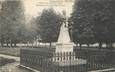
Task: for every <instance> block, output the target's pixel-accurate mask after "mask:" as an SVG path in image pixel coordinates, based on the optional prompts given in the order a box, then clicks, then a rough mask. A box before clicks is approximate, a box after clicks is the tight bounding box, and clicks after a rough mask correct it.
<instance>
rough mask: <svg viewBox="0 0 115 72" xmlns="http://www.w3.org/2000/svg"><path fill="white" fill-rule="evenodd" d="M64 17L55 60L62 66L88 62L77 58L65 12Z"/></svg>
mask: <svg viewBox="0 0 115 72" xmlns="http://www.w3.org/2000/svg"><path fill="white" fill-rule="evenodd" d="M63 19H64V20H63V22H62V25H61V28H60V33H59V37H58V41H57V43H56V49H55V53H56V55H57V58H56V57H55V56H54V59H53V61H54V62H57V63H58V65H60V66H70V65H72V66H73V65H79V64H86V60H83V59H78V58H76V55H75V52H74V45H75V44H74V43H73V42H72V41H71V38H70V35H69V30H68V19H67V17H66V14H65V13H63Z"/></svg>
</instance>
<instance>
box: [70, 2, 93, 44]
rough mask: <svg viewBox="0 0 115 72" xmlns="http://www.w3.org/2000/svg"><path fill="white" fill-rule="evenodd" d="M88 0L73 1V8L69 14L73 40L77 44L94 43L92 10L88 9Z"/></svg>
mask: <svg viewBox="0 0 115 72" xmlns="http://www.w3.org/2000/svg"><path fill="white" fill-rule="evenodd" d="M89 5H90V3H89V2H88V0H79V1H76V2H75V5H74V10H73V13H72V16H71V18H70V19H71V22H72V27H73V33H72V34H73V41H74V42H75V43H76V44H77V43H79V44H90V43H95V39H94V31H93V28H94V25H93V15H92V12H93V10H89V9H90V7H89Z"/></svg>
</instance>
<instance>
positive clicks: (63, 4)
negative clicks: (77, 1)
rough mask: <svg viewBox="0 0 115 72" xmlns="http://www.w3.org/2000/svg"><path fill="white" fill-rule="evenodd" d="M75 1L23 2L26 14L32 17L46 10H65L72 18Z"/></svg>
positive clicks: (42, 0)
mask: <svg viewBox="0 0 115 72" xmlns="http://www.w3.org/2000/svg"><path fill="white" fill-rule="evenodd" d="M73 2H74V1H73V0H23V3H24V7H25V14H26V15H30V16H37V15H39V14H40V13H41V12H42V10H43V9H44V8H50V7H51V8H54V9H55V10H56V11H57V12H60V13H62V11H63V10H65V11H66V14H67V15H68V16H70V13H71V12H72V5H73Z"/></svg>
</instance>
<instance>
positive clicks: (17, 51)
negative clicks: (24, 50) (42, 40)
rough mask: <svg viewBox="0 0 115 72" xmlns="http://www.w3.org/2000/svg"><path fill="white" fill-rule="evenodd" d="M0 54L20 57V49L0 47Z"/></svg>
mask: <svg viewBox="0 0 115 72" xmlns="http://www.w3.org/2000/svg"><path fill="white" fill-rule="evenodd" d="M0 54H5V55H11V56H17V57H19V56H20V48H7V47H4V48H1V47H0Z"/></svg>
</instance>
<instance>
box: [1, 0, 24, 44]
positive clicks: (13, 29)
mask: <svg viewBox="0 0 115 72" xmlns="http://www.w3.org/2000/svg"><path fill="white" fill-rule="evenodd" d="M0 20H1V23H0V25H1V28H0V29H1V32H0V33H1V39H2V40H1V43H11V45H12V43H15V44H16V43H19V42H20V41H21V38H22V37H23V31H24V12H23V6H22V2H21V1H20V0H17V1H9V0H6V1H3V3H2V9H1V15H0Z"/></svg>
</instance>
